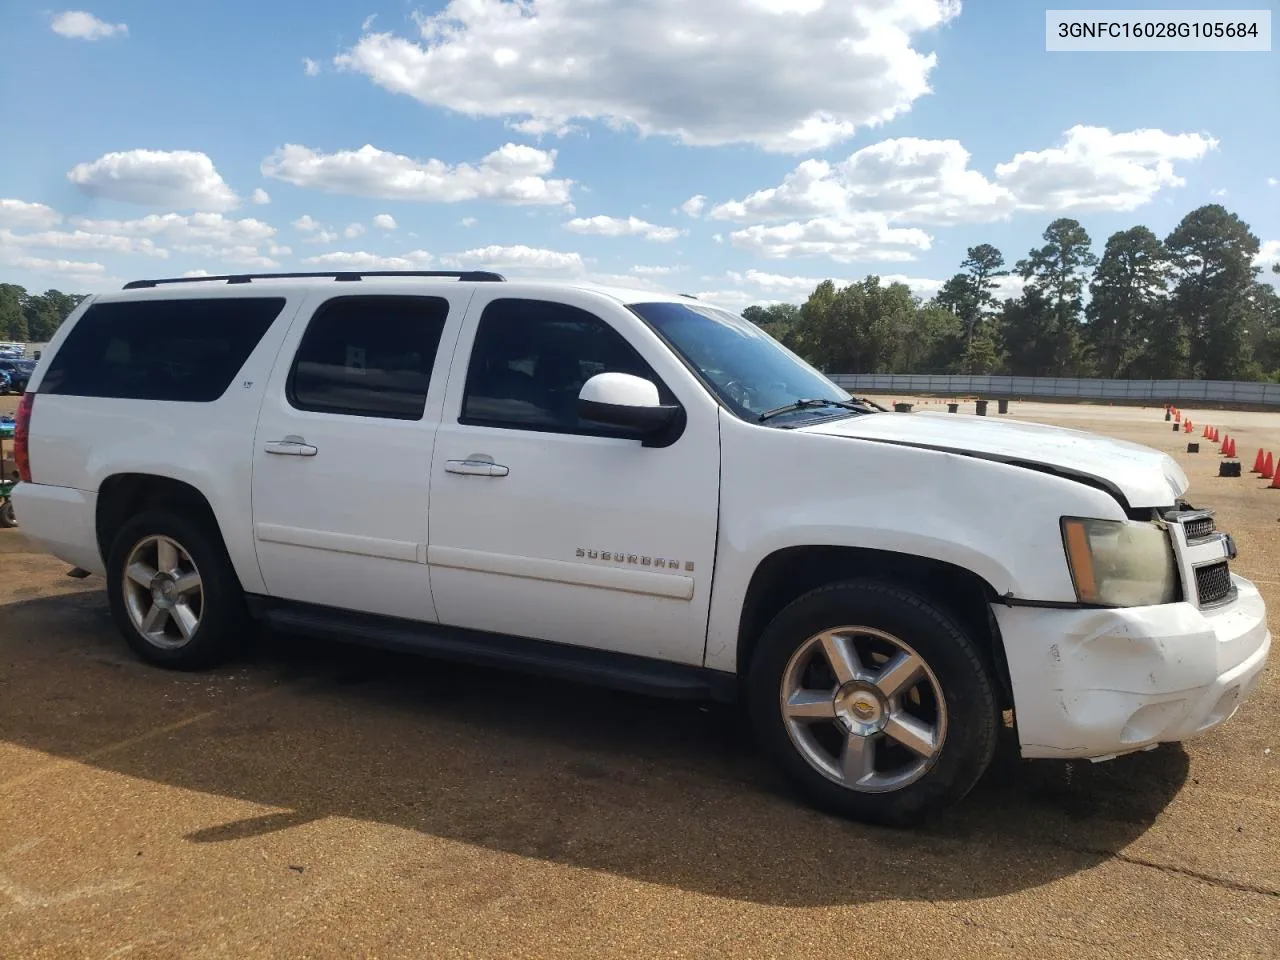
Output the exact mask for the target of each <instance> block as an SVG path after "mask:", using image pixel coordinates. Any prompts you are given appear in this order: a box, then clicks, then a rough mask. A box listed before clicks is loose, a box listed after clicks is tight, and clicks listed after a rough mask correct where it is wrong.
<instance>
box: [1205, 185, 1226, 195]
mask: <svg viewBox="0 0 1280 960" xmlns="http://www.w3.org/2000/svg"><path fill="white" fill-rule="evenodd" d="M1209 193H1210V195H1211V196H1215V197H1225V196H1226V195H1227V188H1226V187H1218V189H1216V190H1210V191H1209Z"/></svg>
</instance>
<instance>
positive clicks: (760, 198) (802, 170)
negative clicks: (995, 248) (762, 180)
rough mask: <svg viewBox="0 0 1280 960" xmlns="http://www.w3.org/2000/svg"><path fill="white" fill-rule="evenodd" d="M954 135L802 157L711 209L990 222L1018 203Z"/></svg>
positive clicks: (728, 215) (715, 212)
mask: <svg viewBox="0 0 1280 960" xmlns="http://www.w3.org/2000/svg"><path fill="white" fill-rule="evenodd" d="M968 164H969V152H968V151H967V150H966V149H965V148H964V147H963V146H962V145H961V144H960V142H959V141H958V140H922V139H919V138H916V137H901V138H897V139H893V140H884V141H881V142H880V143H875V144H872V145H871V146H868V147H863V148H862V149H861V150H858V151H856V152H855V153H853V154H851V155H850V156H849V157H848V159H846V160H844V161H842V162H840V163H837V164H834V165H833V164H829V163H827V162H826V161H824V160H806V161H804V162H803V163H801V164H799V165H798V166H797V167H796V168H795V169H794V170H792V171H791V172H790V173H788V174H787V175H786V177H784V178H783V180H782V183H781V184H780V185H779V186H776V187H769V188H768V189H765V190H757V191H756V192H755V193H752V194H750V195H749V196H747V197H746V198H745V199H743V200H740V201H730V202H729V203H722V204H719V205H718V206H716V207H714V208H713V209H712V210H711V213H710V216H711V217H712V218H713V219H717V220H740V221H741V220H763V221H773V220H788V219H794V218H798V217H818V216H821V217H850V216H853V215H856V214H858V213H861V212H866V211H881V212H885V213H887V214H889V216H890V217H891V219H895V220H903V221H909V222H913V223H955V222H960V221H981V220H994V219H997V218H999V217H1002V216H1006V215H1007V214H1008V213H1009V212H1010V211H1012V210H1013V208H1014V206H1015V200H1014V197H1013V194H1012V193H1010V192H1009V191H1008V190H1007V189H1005V188H1004V187H1001V186H998V185H996V184H993V183H991V182H990V181H989V180H987V178H986V177H984V176H983V175H982V174H981V173H979V172H978V171H976V170H970V169H969V168H968Z"/></svg>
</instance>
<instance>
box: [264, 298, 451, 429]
mask: <svg viewBox="0 0 1280 960" xmlns="http://www.w3.org/2000/svg"><path fill="white" fill-rule="evenodd" d="M448 316H449V301H448V300H445V299H444V298H443V297H394V296H386V297H378V296H367V297H358V296H357V297H334V298H333V299H332V300H328V301H326V302H325V303H324V304H323V305H322V306H321V307H320V309H319V310H317V311H316V314H315V316H314V317H312V319H311V322H310V323H309V324H308V325H307V332H306V333H305V334H303V337H302V343H300V344H299V345H298V353H297V356H296V357H295V358H294V362H293V369H292V370H291V371H290V374H289V386H288V396H289V402H290V403H291V404H292V405H293V406H294V407H296V408H297V409H299V410H312V411H315V412H317V413H340V414H347V415H349V416H355V417H384V418H388V419H393V420H421V419H422V413H423V410H424V409H425V408H426V404H427V388H428V387H429V386H430V385H431V370H432V367H434V366H435V362H436V349H437V348H438V347H439V345H440V335H441V334H442V333H443V332H444V322H445V320H446V318H447V317H448Z"/></svg>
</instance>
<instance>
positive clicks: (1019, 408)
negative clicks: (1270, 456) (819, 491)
mask: <svg viewBox="0 0 1280 960" xmlns="http://www.w3.org/2000/svg"><path fill="white" fill-rule="evenodd" d="M6 399H13V398H0V405H2V404H3V403H4V402H5V400H6ZM899 399H900V398H899ZM926 406H927V405H926ZM924 408H925V407H917V409H924ZM0 409H3V407H2V406H0ZM942 409H943V410H945V407H943V408H942ZM992 410H993V412H994V405H993V407H992ZM1190 414H1191V416H1192V418H1193V421H1194V422H1195V423H1196V428H1195V430H1194V434H1198V433H1199V431H1200V424H1201V422H1202V421H1203V422H1205V423H1212V424H1215V425H1216V426H1218V427H1220V428H1222V429H1224V430H1226V431H1228V432H1230V433H1232V434H1233V435H1235V434H1237V433H1238V436H1239V453H1240V455H1241V458H1242V459H1245V460H1246V461H1247V462H1246V463H1245V470H1246V471H1247V470H1248V468H1249V467H1250V466H1252V457H1253V454H1254V451H1255V449H1256V448H1257V446H1259V445H1262V444H1264V443H1265V444H1266V445H1267V446H1268V448H1270V449H1272V450H1273V451H1275V452H1277V453H1280V414H1274V415H1271V414H1253V413H1215V414H1211V415H1205V416H1204V417H1201V416H1199V415H1198V414H1197V413H1196V411H1194V410H1193V411H1190ZM1009 416H1010V417H1017V418H1022V419H1028V420H1039V421H1044V422H1051V423H1061V424H1064V425H1070V426H1075V427H1082V428H1086V429H1093V430H1097V431H1098V432H1101V433H1106V434H1109V435H1113V436H1117V437H1122V438H1125V439H1131V440H1137V441H1140V442H1143V443H1147V444H1149V445H1152V446H1155V447H1157V448H1160V449H1164V450H1167V451H1170V452H1173V453H1176V454H1177V457H1178V459H1179V460H1180V462H1182V463H1183V464H1184V465H1185V467H1186V469H1187V470H1188V472H1189V474H1190V475H1191V477H1192V478H1193V487H1192V491H1191V499H1192V501H1193V502H1194V503H1196V504H1197V505H1206V506H1211V507H1214V508H1216V509H1217V510H1218V515H1219V521H1220V524H1221V525H1222V526H1223V527H1224V528H1226V529H1228V530H1230V531H1231V532H1232V533H1233V534H1234V535H1235V536H1236V538H1237V540H1238V543H1239V547H1240V557H1239V560H1238V561H1237V562H1236V564H1235V568H1236V569H1237V570H1238V571H1239V572H1241V573H1243V574H1245V575H1247V576H1251V577H1254V578H1255V579H1256V580H1257V582H1258V583H1259V584H1260V586H1261V589H1262V590H1263V592H1264V594H1265V596H1266V598H1267V601H1268V603H1269V604H1270V606H1271V608H1272V610H1280V522H1277V521H1278V520H1280V490H1265V489H1263V487H1264V486H1265V484H1264V483H1263V482H1262V481H1260V480H1258V479H1256V478H1254V477H1248V476H1246V477H1245V478H1239V479H1222V478H1218V477H1217V476H1216V475H1215V474H1216V473H1217V464H1218V461H1219V459H1220V458H1219V456H1218V455H1217V454H1216V453H1215V452H1214V451H1213V449H1212V448H1211V447H1210V445H1208V444H1207V443H1206V444H1204V445H1203V446H1202V451H1203V452H1201V453H1199V454H1187V453H1185V452H1183V451H1184V450H1185V444H1186V438H1185V437H1184V436H1182V435H1178V436H1174V435H1173V433H1172V431H1171V430H1170V429H1169V425H1168V424H1166V423H1165V422H1164V421H1163V419H1162V418H1161V413H1160V411H1158V410H1154V409H1151V408H1147V409H1142V408H1134V407H1097V406H1092V407H1088V406H1053V405H1048V404H1031V403H1025V404H1024V403H1016V404H1014V405H1013V408H1012V410H1011V413H1010V414H1009ZM19 519H21V518H19ZM65 569H66V568H65V565H64V564H62V563H60V562H58V561H56V560H53V559H50V558H47V557H43V556H39V555H35V554H33V553H32V552H31V551H30V547H29V546H28V545H27V544H26V542H25V541H24V539H23V537H22V534H21V532H20V531H16V530H3V531H0V944H3V947H2V948H0V955H3V956H4V957H6V958H8V957H15V958H16V957H48V958H57V960H70V958H102V960H105V958H109V957H127V958H131V960H132V958H141V957H195V958H206V957H234V958H244V957H286V956H287V957H303V956H305V957H343V958H347V957H387V958H390V957H412V958H433V960H434V958H445V957H503V958H508V957H537V958H551V957H563V956H593V957H596V956H599V957H702V956H713V955H716V956H721V955H722V956H732V957H735V958H765V957H769V958H772V957H833V956H856V957H860V958H871V957H890V956H891V957H911V958H914V957H924V956H933V957H939V958H943V957H945V958H951V957H983V958H990V957H1032V958H1035V960H1048V958H1056V957H1084V956H1087V957H1171V958H1185V957H1189V956H1194V957H1196V958H1198V960H1203V958H1206V957H1230V958H1244V957H1280V680H1278V679H1277V676H1276V668H1275V667H1274V666H1273V667H1271V668H1270V670H1269V671H1268V674H1267V676H1266V677H1265V678H1264V681H1263V684H1262V686H1261V687H1260V689H1259V690H1258V691H1257V693H1256V694H1255V695H1254V697H1253V698H1252V699H1251V700H1250V701H1249V702H1248V703H1247V704H1246V705H1245V706H1244V707H1243V708H1242V709H1241V710H1240V712H1239V713H1238V714H1237V715H1236V716H1235V717H1234V718H1233V719H1232V720H1231V721H1230V722H1229V723H1228V724H1227V725H1225V726H1224V727H1222V728H1220V729H1219V730H1217V731H1215V732H1213V733H1210V734H1208V735H1206V736H1204V737H1203V738H1200V739H1197V740H1194V741H1191V742H1189V743H1187V744H1185V745H1171V746H1166V747H1162V748H1160V749H1159V750H1156V751H1153V752H1151V753H1144V754H1139V755H1137V756H1130V757H1122V758H1119V759H1117V760H1113V761H1111V762H1109V763H1103V764H1097V765H1094V764H1090V763H1087V762H1082V763H1071V764H1067V763H1059V762H1047V761H1040V762H1024V761H1019V760H1017V759H1016V757H1014V756H1013V754H1012V745H1011V744H1006V745H1005V748H1004V749H1003V751H1002V753H1001V755H1000V757H999V758H998V760H997V762H996V764H995V766H994V767H993V768H992V770H991V772H990V773H989V774H988V776H987V777H986V778H985V779H984V780H983V781H982V782H981V783H980V785H979V786H978V788H977V789H976V790H975V792H974V793H973V794H971V795H970V797H969V798H968V799H967V800H966V801H965V802H964V803H963V804H962V805H961V806H960V807H959V808H958V809H957V810H955V811H954V812H953V813H952V814H951V815H949V816H947V817H945V818H943V819H942V820H941V821H939V822H937V823H935V824H933V825H932V826H930V827H929V828H927V829H924V830H921V831H918V832H914V833H907V832H897V831H890V830H881V829H874V828H870V827H864V826H861V825H858V824H854V823H849V822H844V821H841V820H837V819H833V818H831V817H828V816H825V815H822V814H819V813H816V812H814V811H812V810H810V809H808V808H806V807H805V806H803V805H801V804H800V803H799V802H797V801H796V800H794V799H793V798H792V797H791V796H790V795H789V794H788V793H787V792H786V790H785V789H784V788H782V787H780V786H779V784H778V783H777V782H776V781H775V780H774V779H773V777H772V775H771V774H770V773H769V772H768V771H767V770H766V768H765V767H764V765H763V763H762V762H761V761H760V760H759V759H758V758H757V756H756V755H755V753H754V750H753V747H752V745H751V742H750V739H749V736H748V734H747V731H746V729H745V727H744V725H743V723H742V721H741V718H740V716H739V714H738V712H737V711H736V710H734V709H730V708H722V707H702V706H698V705H686V704H671V703H665V702H661V701H651V700H646V699H644V698H640V697H630V696H619V695H617V694H613V693H607V692H602V691H595V690H591V689H586V688H579V687H575V686H572V685H569V684H559V683H550V682H545V681H534V680H529V679H525V678H522V677H520V676H515V675H497V674H494V673H492V672H490V671H484V670H479V669H470V668H463V667H454V666H448V665H442V664H439V663H436V662H431V661H426V660H420V659H413V658H408V657H401V656H392V655H386V654H381V653H372V652H368V651H364V650H359V649H356V648H346V647H340V646H336V645H331V644H321V643H317V642H314V641H308V640H299V639H292V638H285V637H278V636H277V637H270V638H265V639H264V640H263V641H262V642H261V643H260V644H259V645H258V646H257V647H256V648H255V649H254V650H253V652H251V653H250V654H249V655H248V656H247V657H246V658H245V659H243V660H241V661H240V662H237V663H236V664H234V665H232V666H229V667H227V668H223V669H219V670H215V671H213V672H210V673H203V674H196V675H186V674H173V673H168V672H165V671H161V670H157V669H154V668H150V667H147V666H144V665H142V664H141V663H139V662H137V661H135V660H134V659H133V658H132V656H131V655H130V654H129V653H128V651H127V650H126V648H125V647H124V645H123V643H122V641H121V640H120V639H118V637H117V635H116V634H115V633H114V631H113V629H112V627H111V625H110V623H109V620H108V614H107V605H106V600H105V597H104V595H103V590H102V585H101V582H100V581H97V580H96V579H90V580H87V581H83V582H81V581H76V580H72V579H69V578H67V577H66V576H65V575H64V574H65ZM1277 627H1280V620H1277V618H1276V616H1275V615H1273V617H1272V630H1273V631H1277Z"/></svg>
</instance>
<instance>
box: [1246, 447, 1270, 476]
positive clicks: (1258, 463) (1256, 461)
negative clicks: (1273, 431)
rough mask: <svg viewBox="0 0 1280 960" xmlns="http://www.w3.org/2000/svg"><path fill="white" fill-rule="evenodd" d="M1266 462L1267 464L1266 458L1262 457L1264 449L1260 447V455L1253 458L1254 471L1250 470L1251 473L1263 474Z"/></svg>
mask: <svg viewBox="0 0 1280 960" xmlns="http://www.w3.org/2000/svg"><path fill="white" fill-rule="evenodd" d="M1264 462H1266V458H1265V457H1264V456H1263V455H1262V448H1261V447H1259V448H1258V455H1257V456H1256V457H1254V458H1253V469H1252V470H1250V471H1249V472H1250V473H1261V472H1262V464H1263V463H1264Z"/></svg>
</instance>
